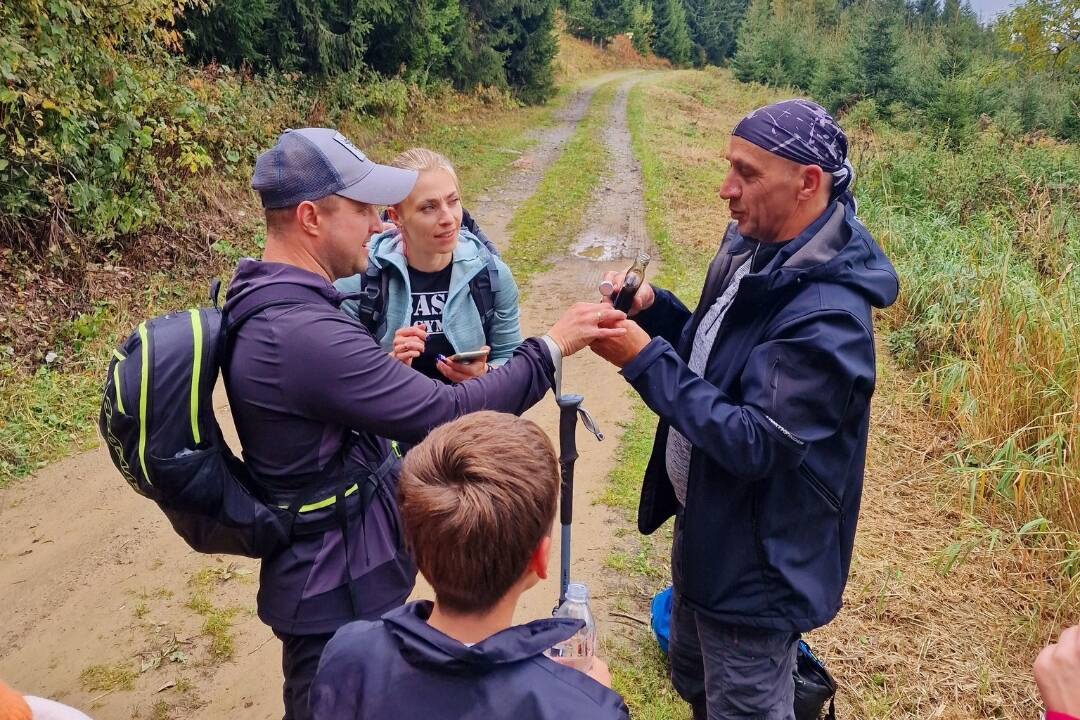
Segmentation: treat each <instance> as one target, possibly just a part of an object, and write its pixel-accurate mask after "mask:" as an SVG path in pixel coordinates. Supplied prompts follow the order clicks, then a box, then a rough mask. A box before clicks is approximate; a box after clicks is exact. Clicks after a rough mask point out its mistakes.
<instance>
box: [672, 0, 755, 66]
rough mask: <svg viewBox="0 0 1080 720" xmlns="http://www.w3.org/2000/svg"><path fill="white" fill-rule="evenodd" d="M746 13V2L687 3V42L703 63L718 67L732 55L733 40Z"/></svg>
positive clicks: (691, 0)
mask: <svg viewBox="0 0 1080 720" xmlns="http://www.w3.org/2000/svg"><path fill="white" fill-rule="evenodd" d="M745 14H746V0H686V20H687V24H688V26H689V29H690V39H691V40H693V42H694V44H695V45H697V46H698V47H699V48H700V49H701V51H702V55H703V57H704V61H705V62H707V63H710V64H712V65H719V64H721V63H722V62H724V60H726V59H727V58H729V57H731V56H732V55H733V54H734V53H735V38H736V37H737V35H738V32H739V25H740V23H741V21H742V18H743V15H745Z"/></svg>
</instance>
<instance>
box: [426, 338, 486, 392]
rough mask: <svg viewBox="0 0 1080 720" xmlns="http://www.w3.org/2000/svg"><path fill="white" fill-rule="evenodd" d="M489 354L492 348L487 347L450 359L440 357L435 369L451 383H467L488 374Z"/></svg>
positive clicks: (436, 361) (453, 356) (459, 354)
mask: <svg viewBox="0 0 1080 720" xmlns="http://www.w3.org/2000/svg"><path fill="white" fill-rule="evenodd" d="M489 352H491V348H490V347H488V346H487V345H485V346H484V347H482V348H480V349H479V350H476V351H473V352H467V353H458V354H457V355H452V356H450V357H444V356H443V355H440V356H438V357H437V358H436V359H435V367H436V368H438V369H439V372H441V373H442V374H443V377H445V378H446V379H447V380H449V381H450V382H455V383H459V382H465V381H466V380H471V379H473V378H476V377H480V376H481V375H483V374H484V373H486V372H487V358H488V353H489Z"/></svg>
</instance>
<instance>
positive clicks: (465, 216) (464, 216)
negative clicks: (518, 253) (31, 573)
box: [461, 208, 499, 257]
mask: <svg viewBox="0 0 1080 720" xmlns="http://www.w3.org/2000/svg"><path fill="white" fill-rule="evenodd" d="M461 226H462V227H463V228H465V229H466V230H468V231H469V232H471V233H472V234H473V235H475V236H476V239H477V240H479V241H480V242H482V243H483V244H484V247H486V248H487V251H488V252H489V253H491V254H492V255H494V256H495V257H498V256H499V248H497V247H495V243H493V242H491V238H489V237H488V236H487V235H486V234H485V233H484V231H483V230H481V229H480V226H479V225H478V224H477V223H476V219H475V218H474V217H473V216H472V215H470V214H469V211H468V210H465V209H464V208H462V210H461Z"/></svg>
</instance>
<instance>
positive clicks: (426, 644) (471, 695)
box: [311, 601, 629, 720]
mask: <svg viewBox="0 0 1080 720" xmlns="http://www.w3.org/2000/svg"><path fill="white" fill-rule="evenodd" d="M431 608H432V604H431V602H429V601H420V602H414V603H409V604H408V605H406V606H404V607H401V608H398V609H396V610H392V611H390V612H389V613H387V614H386V615H384V616H383V618H382V620H379V621H375V622H364V621H360V622H354V623H350V624H348V625H346V626H345V627H343V628H341V629H340V630H339V631H338V632H337V634H336V635H334V637H333V639H332V640H330V643H329V644H328V645H327V646H326V650H325V651H324V652H323V656H322V660H321V661H320V662H319V671H318V673H317V674H316V675H315V682H314V683H313V684H312V686H311V711H312V716H313V717H314V718H315V719H316V720H390V719H391V718H422V719H423V720H442V719H443V718H445V719H446V720H450V719H451V718H453V719H454V720H468V719H469V718H473V719H475V720H493V719H494V718H512V719H513V720H570V719H571V718H597V719H598V720H608V719H610V720H616V719H625V718H628V717H629V714H628V712H627V709H626V705H625V704H624V703H623V701H622V698H620V697H619V696H618V694H616V693H615V692H614V691H612V690H609V689H608V688H606V687H604V686H603V685H601V684H600V683H598V682H596V681H595V680H593V679H592V678H590V677H589V676H587V675H585V674H584V673H582V672H579V671H577V670H573V669H571V668H568V667H564V666H562V665H560V664H558V663H557V662H555V661H554V660H551V659H550V658H548V657H546V656H545V655H544V651H545V650H547V649H548V648H550V647H552V646H553V645H555V644H556V643H559V642H562V641H563V640H566V639H567V638H569V637H571V636H572V635H573V634H574V633H576V632H577V631H578V629H579V628H580V627H581V621H580V620H571V619H567V618H550V619H545V620H534V621H533V622H531V623H528V624H526V625H516V626H514V627H511V628H507V629H506V630H503V631H502V632H499V633H496V634H495V635H492V636H491V637H489V638H487V639H486V640H483V641H482V642H478V643H476V644H475V645H472V646H466V645H464V644H462V643H460V642H458V641H457V640H454V639H453V638H450V637H447V636H446V635H444V634H442V633H441V632H439V631H438V630H436V629H435V628H433V627H431V626H430V625H428V622H427V619H428V617H430V615H431Z"/></svg>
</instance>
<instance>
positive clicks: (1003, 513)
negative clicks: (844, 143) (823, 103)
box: [851, 113, 1080, 577]
mask: <svg viewBox="0 0 1080 720" xmlns="http://www.w3.org/2000/svg"><path fill="white" fill-rule="evenodd" d="M851 120H852V121H853V122H852V125H854V126H855V127H856V128H857V129H856V130H855V132H854V133H853V139H854V143H853V144H854V146H855V148H856V156H857V161H858V169H859V170H860V171H861V172H860V174H861V179H860V181H859V182H860V185H859V187H860V192H859V197H860V198H861V199H863V201H864V202H863V204H862V205H861V206H860V215H862V216H863V217H864V219H865V220H866V222H867V224H868V225H870V227H873V228H875V230H878V231H879V235H880V237H881V240H882V242H883V244H884V245H885V246H886V249H887V250H888V252H889V254H890V256H891V257H892V258H893V260H894V262H895V263H896V265H897V268H898V270H899V271H900V275H901V281H902V286H903V289H902V292H901V298H900V301H899V302H898V303H897V305H896V306H895V307H894V308H893V309H892V310H891V311H890V313H889V315H888V317H889V320H890V324H891V326H892V330H891V334H890V347H891V349H892V350H893V352H894V353H896V355H897V356H898V357H899V358H900V359H901V361H902V362H904V363H905V364H907V365H908V366H909V367H913V368H915V369H917V370H919V371H920V374H919V378H920V380H919V382H920V387H921V389H922V391H923V392H924V394H925V397H926V400H927V401H928V403H929V405H930V407H931V409H932V410H933V412H934V413H936V414H937V415H938V417H939V418H942V419H948V420H950V421H951V422H952V423H953V424H954V425H955V427H956V429H957V431H958V436H959V438H960V445H959V450H958V451H957V453H956V454H955V456H954V476H955V477H956V479H957V481H958V482H957V484H956V488H955V490H956V492H957V493H962V494H963V495H964V498H965V501H966V502H967V504H968V506H969V508H970V509H971V510H973V511H979V512H981V513H989V514H990V515H992V516H994V517H995V518H996V519H998V520H1003V521H1008V523H1011V524H1012V526H1013V528H1014V529H1017V531H1018V532H1019V534H1020V535H1031V536H1035V535H1037V536H1039V538H1040V542H1049V543H1051V544H1053V545H1055V546H1057V547H1058V548H1059V549H1061V550H1062V551H1063V552H1064V554H1063V555H1062V556H1061V557H1062V560H1061V562H1062V564H1063V567H1064V569H1065V571H1066V574H1067V575H1068V576H1070V577H1080V547H1078V546H1077V545H1076V541H1075V540H1074V539H1072V538H1075V533H1078V532H1080V302H1078V301H1080V269H1077V268H1076V265H1077V264H1078V263H1080V219H1078V218H1080V212H1078V211H1080V148H1077V147H1076V146H1074V145H1069V144H1065V143H1055V142H1051V141H1047V140H1045V139H1041V138H1028V139H1022V140H1020V141H1017V140H1014V139H1010V138H1009V137H1007V136H1006V135H1004V134H1002V133H999V132H997V131H996V129H995V128H994V127H993V126H990V127H988V128H986V129H985V130H984V131H983V132H982V133H980V135H979V136H978V137H977V138H976V139H975V140H974V141H973V142H972V143H970V144H968V145H967V146H965V147H962V148H960V149H952V148H950V147H949V146H948V144H947V143H946V142H945V139H944V138H941V139H936V138H934V137H933V136H929V137H928V136H927V135H926V134H925V133H923V134H917V133H912V132H900V131H896V130H894V129H891V128H889V127H887V126H885V125H883V124H881V123H879V122H876V121H875V119H874V118H865V117H859V116H858V114H857V113H856V116H855V117H853V118H851Z"/></svg>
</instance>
